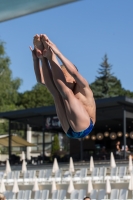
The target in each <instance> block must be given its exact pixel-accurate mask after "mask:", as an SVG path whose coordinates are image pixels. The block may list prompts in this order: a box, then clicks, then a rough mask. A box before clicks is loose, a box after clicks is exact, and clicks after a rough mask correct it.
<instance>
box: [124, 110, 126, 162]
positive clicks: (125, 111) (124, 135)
mask: <svg viewBox="0 0 133 200" xmlns="http://www.w3.org/2000/svg"><path fill="white" fill-rule="evenodd" d="M123 145H124V159H126V151H125V148H126V111H125V109H123Z"/></svg>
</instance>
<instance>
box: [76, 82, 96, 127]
mask: <svg viewBox="0 0 133 200" xmlns="http://www.w3.org/2000/svg"><path fill="white" fill-rule="evenodd" d="M73 93H74V95H75V97H76V98H77V99H78V100H79V101H80V102H81V103H82V104H83V106H84V107H85V109H86V111H87V113H88V115H89V117H90V118H91V120H92V121H93V124H95V121H96V104H95V100H94V97H93V93H92V91H91V89H90V87H89V85H88V87H84V88H81V87H80V86H79V85H78V84H77V83H76V84H75V87H74V89H73Z"/></svg>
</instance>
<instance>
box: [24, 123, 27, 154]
mask: <svg viewBox="0 0 133 200" xmlns="http://www.w3.org/2000/svg"><path fill="white" fill-rule="evenodd" d="M24 139H25V140H26V139H27V124H25V127H24ZM24 151H25V152H26V147H24Z"/></svg>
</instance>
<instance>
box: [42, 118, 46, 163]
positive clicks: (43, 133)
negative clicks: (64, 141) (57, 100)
mask: <svg viewBox="0 0 133 200" xmlns="http://www.w3.org/2000/svg"><path fill="white" fill-rule="evenodd" d="M42 137H43V141H42V142H43V143H42V145H43V146H42V149H43V152H42V156H43V163H44V162H45V118H44V116H43V128H42Z"/></svg>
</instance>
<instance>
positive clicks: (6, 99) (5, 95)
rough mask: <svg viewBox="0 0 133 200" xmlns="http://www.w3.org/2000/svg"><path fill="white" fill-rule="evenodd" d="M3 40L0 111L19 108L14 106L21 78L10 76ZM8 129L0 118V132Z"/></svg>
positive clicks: (0, 64) (1, 50) (0, 54)
mask: <svg viewBox="0 0 133 200" xmlns="http://www.w3.org/2000/svg"><path fill="white" fill-rule="evenodd" d="M4 45H5V44H4V42H2V41H0V112H5V111H10V110H16V109H19V108H18V107H17V106H16V103H17V101H18V89H19V87H20V85H21V82H22V81H21V79H19V78H16V79H13V78H12V72H11V70H10V68H9V65H10V59H9V57H8V56H7V55H6V52H5V46H4ZM7 131H8V122H7V121H6V120H0V134H5V133H7Z"/></svg>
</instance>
